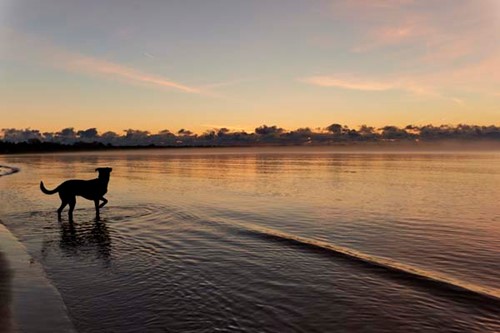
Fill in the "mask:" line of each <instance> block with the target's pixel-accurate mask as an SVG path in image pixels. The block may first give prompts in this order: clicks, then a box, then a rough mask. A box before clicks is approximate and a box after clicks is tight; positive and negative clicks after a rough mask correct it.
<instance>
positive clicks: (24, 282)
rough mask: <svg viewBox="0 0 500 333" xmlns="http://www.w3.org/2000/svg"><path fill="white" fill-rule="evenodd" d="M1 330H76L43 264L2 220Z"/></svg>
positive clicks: (0, 270) (0, 232)
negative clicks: (28, 251) (27, 249)
mask: <svg viewBox="0 0 500 333" xmlns="http://www.w3.org/2000/svg"><path fill="white" fill-rule="evenodd" d="M0 332H37V333H38V332H41V333H43V332H51V333H52V332H76V330H75V328H74V326H73V324H72V323H71V320H70V319H69V316H68V312H67V309H66V306H65V305H64V302H63V301H62V298H61V295H60V294H59V292H58V291H57V289H56V288H55V287H54V286H53V285H52V284H51V283H50V281H49V280H48V279H47V277H46V276H45V272H44V271H43V269H42V267H41V265H40V264H38V263H37V262H35V261H34V260H33V259H32V258H31V256H30V255H29V254H28V253H27V251H26V249H25V247H24V246H23V245H22V244H21V243H20V242H19V241H18V240H17V239H16V238H15V237H14V236H13V235H12V234H11V232H10V231H9V230H8V229H7V228H6V227H5V226H4V225H3V224H1V223H0Z"/></svg>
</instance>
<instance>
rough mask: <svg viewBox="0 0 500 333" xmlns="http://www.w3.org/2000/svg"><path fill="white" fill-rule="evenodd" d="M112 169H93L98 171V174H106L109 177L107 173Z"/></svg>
mask: <svg viewBox="0 0 500 333" xmlns="http://www.w3.org/2000/svg"><path fill="white" fill-rule="evenodd" d="M112 170H113V169H112V168H97V169H95V171H97V172H99V176H104V175H106V176H108V177H109V174H110V173H111V171H112Z"/></svg>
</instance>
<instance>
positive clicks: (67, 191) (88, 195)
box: [40, 168, 113, 221]
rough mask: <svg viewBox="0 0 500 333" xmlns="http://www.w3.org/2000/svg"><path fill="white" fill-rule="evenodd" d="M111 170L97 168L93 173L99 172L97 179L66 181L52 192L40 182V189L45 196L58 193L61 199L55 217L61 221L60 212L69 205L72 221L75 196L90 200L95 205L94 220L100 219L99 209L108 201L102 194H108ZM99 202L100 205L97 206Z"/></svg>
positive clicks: (71, 219) (69, 214) (69, 215)
mask: <svg viewBox="0 0 500 333" xmlns="http://www.w3.org/2000/svg"><path fill="white" fill-rule="evenodd" d="M111 170H113V169H112V168H97V169H95V171H97V172H99V177H97V178H96V179H91V180H81V179H71V180H67V181H65V182H64V183H62V184H61V185H59V186H58V187H56V188H55V189H53V190H47V189H46V188H45V186H44V185H43V181H41V182H40V189H41V190H42V192H43V193H45V194H54V193H59V197H60V198H61V206H60V207H59V209H58V210H57V217H58V218H59V220H61V212H62V210H63V209H64V207H66V205H68V204H69V212H68V217H69V220H70V221H73V210H74V209H75V205H76V196H77V195H79V196H81V197H84V198H85V199H88V200H92V201H94V203H95V214H96V215H95V218H96V220H99V219H100V216H99V208H102V207H104V205H105V204H107V203H108V200H106V198H104V194H106V192H108V183H109V176H110V173H111ZM99 201H102V203H101V204H100V205H99Z"/></svg>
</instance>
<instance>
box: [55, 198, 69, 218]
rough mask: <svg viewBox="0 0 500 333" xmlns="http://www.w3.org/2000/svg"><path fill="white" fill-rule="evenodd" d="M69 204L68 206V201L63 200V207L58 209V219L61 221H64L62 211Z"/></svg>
mask: <svg viewBox="0 0 500 333" xmlns="http://www.w3.org/2000/svg"><path fill="white" fill-rule="evenodd" d="M67 204H68V202H67V201H65V200H63V201H62V202H61V206H60V207H59V208H58V209H57V219H58V220H59V221H61V220H62V218H61V213H62V211H63V209H64V207H66V205H67Z"/></svg>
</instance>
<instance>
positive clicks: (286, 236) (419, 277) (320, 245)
mask: <svg viewBox="0 0 500 333" xmlns="http://www.w3.org/2000/svg"><path fill="white" fill-rule="evenodd" d="M222 223H224V224H226V225H227V224H230V225H231V226H235V227H238V228H242V229H243V230H244V231H246V232H250V233H253V234H257V235H259V236H264V237H268V238H269V237H270V238H273V239H276V240H280V241H286V242H289V243H292V244H295V245H300V246H307V247H309V248H312V249H319V250H323V251H328V252H329V253H331V254H336V255H341V256H343V257H345V258H348V259H351V260H356V261H358V262H361V263H365V264H368V265H370V266H373V267H378V268H382V269H384V270H386V271H390V272H395V273H398V274H400V275H401V274H402V275H403V276H404V277H405V278H412V279H413V280H416V281H419V282H425V283H427V284H431V285H433V286H437V287H440V288H445V289H449V290H454V291H459V292H462V293H466V294H469V295H472V296H479V297H481V298H482V299H484V298H486V299H489V300H491V301H493V302H495V303H500V290H498V289H494V288H488V287H483V286H480V285H477V284H474V283H469V282H465V281H462V280H458V279H456V278H453V277H451V276H448V275H445V274H441V273H437V272H433V271H430V270H426V269H422V268H418V267H414V266H411V265H408V264H403V263H399V262H396V261H394V260H391V259H387V258H384V257H379V256H373V255H369V254H366V253H363V252H360V251H357V250H353V249H350V248H346V247H343V246H339V245H335V244H331V243H328V242H325V241H320V240H315V239H311V238H307V237H302V236H297V235H293V234H290V233H286V232H282V231H278V230H275V229H270V228H266V227H261V226H257V225H254V224H250V223H241V222H236V221H230V222H229V221H228V222H226V221H224V222H222Z"/></svg>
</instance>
